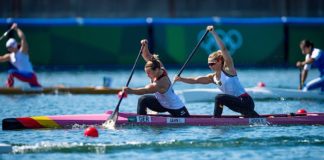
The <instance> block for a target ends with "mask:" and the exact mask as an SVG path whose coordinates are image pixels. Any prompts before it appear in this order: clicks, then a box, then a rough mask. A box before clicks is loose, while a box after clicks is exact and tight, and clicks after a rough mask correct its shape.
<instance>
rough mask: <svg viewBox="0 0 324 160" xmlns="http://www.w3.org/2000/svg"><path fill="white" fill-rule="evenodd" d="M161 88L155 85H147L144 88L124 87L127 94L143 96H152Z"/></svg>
mask: <svg viewBox="0 0 324 160" xmlns="http://www.w3.org/2000/svg"><path fill="white" fill-rule="evenodd" d="M158 90H159V88H158V86H157V85H156V84H155V83H151V84H149V85H146V86H145V87H143V88H128V87H124V88H123V91H124V92H126V93H127V94H136V95H143V94H150V93H155V92H158Z"/></svg>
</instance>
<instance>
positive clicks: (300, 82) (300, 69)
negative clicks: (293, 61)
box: [298, 68, 303, 90]
mask: <svg viewBox="0 0 324 160" xmlns="http://www.w3.org/2000/svg"><path fill="white" fill-rule="evenodd" d="M302 72H303V69H302V68H299V88H298V89H299V90H301V89H303V84H302V75H303V73H302Z"/></svg>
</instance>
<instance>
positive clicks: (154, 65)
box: [145, 54, 161, 70]
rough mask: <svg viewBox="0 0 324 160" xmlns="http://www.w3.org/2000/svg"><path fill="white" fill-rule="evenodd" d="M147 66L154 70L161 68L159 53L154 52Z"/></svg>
mask: <svg viewBox="0 0 324 160" xmlns="http://www.w3.org/2000/svg"><path fill="white" fill-rule="evenodd" d="M145 68H151V69H152V70H156V69H161V63H160V60H159V55H157V54H153V55H152V59H151V60H149V61H147V62H146V64H145Z"/></svg>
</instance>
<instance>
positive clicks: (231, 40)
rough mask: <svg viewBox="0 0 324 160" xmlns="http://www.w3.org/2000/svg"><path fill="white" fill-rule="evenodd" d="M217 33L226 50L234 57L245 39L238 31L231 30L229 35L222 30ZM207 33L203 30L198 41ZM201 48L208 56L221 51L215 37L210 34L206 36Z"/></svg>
mask: <svg viewBox="0 0 324 160" xmlns="http://www.w3.org/2000/svg"><path fill="white" fill-rule="evenodd" d="M215 31H216V32H217V33H218V35H219V37H220V38H221V39H222V40H223V42H224V43H225V46H226V48H227V49H228V51H229V52H230V54H231V55H234V54H235V51H236V50H237V49H239V48H240V47H241V46H242V44H243V37H242V35H241V33H240V32H239V31H238V30H236V29H231V30H229V31H228V32H227V33H226V32H225V31H224V30H221V29H217V30H215ZM205 32H206V30H202V31H200V32H199V33H198V36H197V38H198V41H199V39H200V38H201V37H202V36H203V34H204V33H205ZM200 46H201V47H202V48H203V49H204V50H205V52H206V53H207V54H210V53H211V52H213V51H216V50H218V49H219V48H218V46H217V44H216V41H215V39H214V37H213V36H212V35H211V34H208V35H207V36H206V38H205V40H204V41H203V42H202V43H201V45H200Z"/></svg>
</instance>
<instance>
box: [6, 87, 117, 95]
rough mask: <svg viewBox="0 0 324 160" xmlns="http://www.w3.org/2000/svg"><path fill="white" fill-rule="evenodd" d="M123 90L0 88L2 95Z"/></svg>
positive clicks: (95, 92) (108, 92)
mask: <svg viewBox="0 0 324 160" xmlns="http://www.w3.org/2000/svg"><path fill="white" fill-rule="evenodd" d="M120 90H121V89H116V88H108V87H102V86H98V87H42V88H40V87H37V88H3V87H2V88H0V94H3V95H14V94H116V93H118V92H119V91H120Z"/></svg>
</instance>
